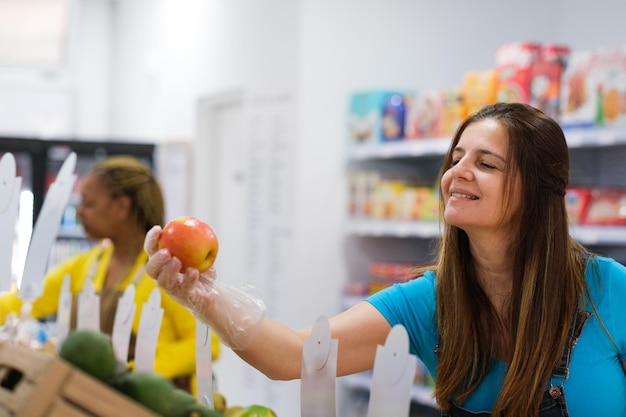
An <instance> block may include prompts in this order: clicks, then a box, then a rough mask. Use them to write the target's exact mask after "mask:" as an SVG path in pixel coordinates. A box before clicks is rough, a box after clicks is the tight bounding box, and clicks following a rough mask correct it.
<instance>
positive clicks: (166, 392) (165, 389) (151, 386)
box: [112, 372, 197, 417]
mask: <svg viewBox="0 0 626 417" xmlns="http://www.w3.org/2000/svg"><path fill="white" fill-rule="evenodd" d="M112 386H113V387H114V388H115V389H117V390H118V391H120V392H122V393H123V394H125V395H126V396H128V397H130V398H132V399H133V400H135V401H137V402H138V403H140V404H142V405H144V406H145V407H147V408H149V409H150V410H152V411H154V412H155V413H157V414H158V415H160V416H162V417H185V416H186V414H185V413H186V410H187V409H188V408H189V407H192V406H194V405H196V404H197V401H196V399H195V398H194V397H193V396H192V395H191V394H189V393H188V392H186V391H183V390H181V389H178V388H176V386H175V385H174V383H173V382H172V381H171V380H169V379H167V378H165V377H162V376H160V375H156V374H148V373H142V372H128V373H126V374H124V375H123V376H122V377H120V378H119V379H117V380H116V381H115V382H114V383H113V384H112Z"/></svg>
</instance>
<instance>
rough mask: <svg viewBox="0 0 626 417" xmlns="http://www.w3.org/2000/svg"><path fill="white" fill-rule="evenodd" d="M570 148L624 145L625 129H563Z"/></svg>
mask: <svg viewBox="0 0 626 417" xmlns="http://www.w3.org/2000/svg"><path fill="white" fill-rule="evenodd" d="M563 132H564V133H565V137H566V138H567V145H568V146H569V147H570V148H584V147H599V146H600V147H601V146H616V145H626V127H624V126H621V127H600V128H587V129H584V128H578V129H564V130H563Z"/></svg>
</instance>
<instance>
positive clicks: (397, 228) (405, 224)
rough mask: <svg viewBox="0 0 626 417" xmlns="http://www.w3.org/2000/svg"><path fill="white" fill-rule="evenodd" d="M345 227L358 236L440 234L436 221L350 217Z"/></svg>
mask: <svg viewBox="0 0 626 417" xmlns="http://www.w3.org/2000/svg"><path fill="white" fill-rule="evenodd" d="M346 227H347V231H348V233H349V234H353V235H360V236H388V237H420V238H433V237H437V236H439V234H440V231H439V223H438V222H420V221H409V220H377V219H351V220H349V221H348V222H347V226H346Z"/></svg>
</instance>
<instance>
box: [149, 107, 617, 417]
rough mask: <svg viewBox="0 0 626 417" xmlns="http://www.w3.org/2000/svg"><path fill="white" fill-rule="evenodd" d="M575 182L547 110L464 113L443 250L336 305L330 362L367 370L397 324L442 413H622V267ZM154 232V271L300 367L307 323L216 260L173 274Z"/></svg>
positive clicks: (252, 351) (248, 350)
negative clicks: (573, 232) (572, 197)
mask: <svg viewBox="0 0 626 417" xmlns="http://www.w3.org/2000/svg"><path fill="white" fill-rule="evenodd" d="M568 180H569V155H568V148H567V143H566V140H565V136H564V134H563V131H562V130H561V128H560V127H559V125H558V123H556V122H555V121H554V120H553V119H551V118H549V117H547V116H546V115H545V114H544V113H542V112H541V111H539V110H537V109H535V108H532V107H530V106H527V105H524V104H503V103H498V104H495V105H491V106H487V107H485V108H483V109H482V110H480V111H478V112H477V113H475V114H473V115H471V116H470V117H469V118H468V119H467V120H465V121H464V122H463V123H462V124H461V126H460V127H459V128H458V130H457V132H456V134H455V135H454V138H453V140H452V143H451V146H450V148H449V150H448V153H447V154H446V156H445V158H444V161H443V165H442V171H441V178H440V187H441V189H440V196H441V208H442V210H441V213H442V219H441V222H442V229H443V236H442V239H441V241H440V245H439V253H438V256H437V258H436V261H435V263H434V264H433V265H430V266H428V267H425V268H422V269H420V270H419V271H417V273H416V276H417V277H418V278H417V279H414V280H412V281H409V282H407V283H403V284H396V285H394V286H392V287H390V288H387V289H385V290H382V291H380V292H378V293H376V294H374V295H373V296H370V297H369V298H368V299H367V300H366V301H364V302H361V303H359V304H357V305H356V306H354V307H352V308H350V309H349V310H347V311H345V312H343V313H341V314H339V315H338V316H336V317H333V318H332V319H330V326H331V332H332V337H333V338H336V339H338V342H339V348H338V363H337V371H338V375H345V374H349V373H354V372H360V371H364V370H367V369H371V368H372V367H373V364H374V358H375V353H376V347H377V346H378V345H381V344H384V342H385V339H386V337H387V334H388V333H389V331H390V329H391V328H392V326H394V325H397V324H401V325H403V326H404V327H405V328H406V329H407V332H408V335H409V339H410V350H411V353H413V354H415V355H417V356H418V357H420V358H421V360H422V361H423V362H424V363H425V364H426V366H427V367H428V369H429V370H430V372H431V374H432V376H433V378H434V380H435V383H436V384H435V398H436V400H437V403H438V405H439V406H440V407H441V409H442V411H443V413H444V415H446V416H449V417H457V416H496V417H503V416H506V417H529V416H539V417H553V416H559V417H589V416H615V417H618V416H619V417H622V416H626V375H625V371H624V369H623V366H624V362H625V361H626V326H624V322H626V303H624V301H623V300H625V299H626V268H625V267H624V266H623V265H621V264H619V263H618V262H616V261H615V260H613V259H609V258H605V257H601V256H596V255H593V254H590V253H588V252H587V251H586V250H585V248H584V247H583V246H581V245H580V244H579V243H578V242H576V241H575V240H574V239H573V238H572V237H571V236H570V234H569V229H568V218H567V212H566V208H565V200H564V196H565V190H566V186H567V184H568ZM159 235H160V228H159V227H156V228H153V229H152V230H151V231H150V232H149V233H148V236H147V238H146V249H147V251H148V253H149V254H150V255H151V258H150V261H149V262H148V265H147V270H148V273H149V274H150V275H151V276H152V277H154V278H155V279H157V281H158V283H159V285H160V286H161V287H162V288H164V289H165V290H166V291H167V292H168V293H170V294H171V295H172V296H173V297H174V298H175V299H177V300H178V301H179V302H181V303H183V304H184V305H186V306H187V307H189V308H190V309H191V310H192V311H193V312H194V314H195V315H196V316H197V317H199V318H200V319H202V320H204V321H206V322H207V323H209V324H211V325H212V327H213V328H214V329H215V330H216V332H217V333H218V334H219V335H220V336H221V337H222V339H223V340H225V342H226V343H227V344H229V345H230V346H231V347H233V349H234V350H235V352H236V353H237V354H238V355H239V356H240V357H241V358H243V359H244V360H245V361H247V362H248V363H250V364H251V365H252V366H254V367H255V368H257V369H259V370H260V371H262V372H263V373H265V374H266V375H267V376H269V377H271V378H274V379H293V378H298V377H299V376H300V370H301V357H302V346H303V340H304V338H306V337H308V336H309V335H310V329H304V330H300V331H293V330H291V329H289V328H287V327H286V326H284V325H281V324H280V323H277V322H275V321H272V320H270V319H268V318H266V317H265V315H264V314H263V309H262V308H259V307H258V303H254V302H251V301H254V300H250V299H249V297H247V296H246V295H241V294H235V293H234V292H232V291H224V290H223V287H224V286H223V284H220V283H219V282H218V281H216V279H215V272H214V271H210V272H208V273H203V274H200V273H198V271H197V270H193V269H188V270H187V271H184V273H180V272H178V271H179V269H180V261H178V260H177V259H176V258H173V257H172V256H171V255H170V254H169V252H167V251H166V250H160V251H157V250H156V242H157V241H158V238H159ZM242 301H245V302H242ZM242 305H244V306H248V307H247V308H243V309H242V308H241V306H242ZM255 341H259V342H258V343H255ZM260 341H262V342H260Z"/></svg>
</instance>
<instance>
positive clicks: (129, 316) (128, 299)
mask: <svg viewBox="0 0 626 417" xmlns="http://www.w3.org/2000/svg"><path fill="white" fill-rule="evenodd" d="M136 310H137V305H136V304H135V285H134V284H130V285H129V286H128V287H126V290H124V294H123V295H122V296H121V297H120V299H119V301H118V302H117V309H116V310H115V318H114V321H113V330H112V332H111V342H112V343H113V352H115V357H116V358H117V360H118V362H121V363H126V362H127V361H128V349H129V346H130V336H131V332H132V329H133V320H134V318H135V311H136Z"/></svg>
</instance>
